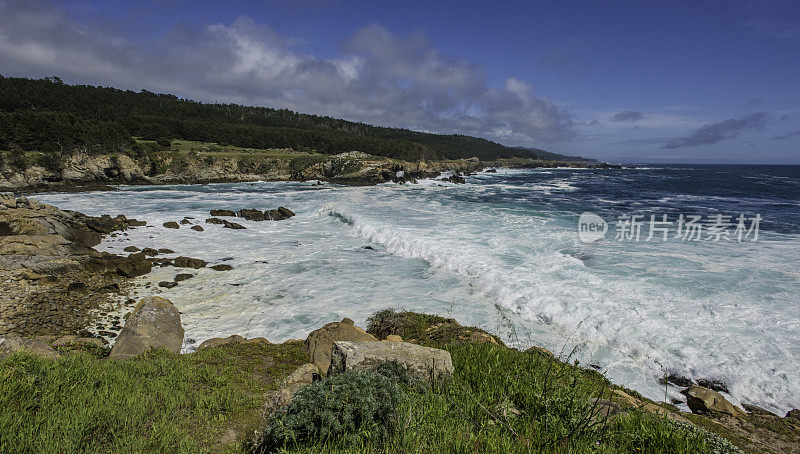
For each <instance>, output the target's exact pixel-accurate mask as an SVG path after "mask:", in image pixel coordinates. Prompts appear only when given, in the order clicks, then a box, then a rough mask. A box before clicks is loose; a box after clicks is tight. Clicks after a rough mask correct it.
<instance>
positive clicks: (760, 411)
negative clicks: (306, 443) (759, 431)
mask: <svg viewBox="0 0 800 454" xmlns="http://www.w3.org/2000/svg"><path fill="white" fill-rule="evenodd" d="M742 407H743V408H744V409H745V410H747V412H748V413H752V414H754V415H764V416H778V415H776V414H775V413H773V412H771V411H769V410H767V409H766V408H761V407H759V406H758V405H753V404H742Z"/></svg>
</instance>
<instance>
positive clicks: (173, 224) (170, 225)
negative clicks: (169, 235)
mask: <svg viewBox="0 0 800 454" xmlns="http://www.w3.org/2000/svg"><path fill="white" fill-rule="evenodd" d="M161 225H163V226H164V227H166V228H168V229H179V228H181V226H180V225H179V224H178V223H177V222H175V221H168V222H165V223H163V224H161Z"/></svg>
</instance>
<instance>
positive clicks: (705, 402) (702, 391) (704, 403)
mask: <svg viewBox="0 0 800 454" xmlns="http://www.w3.org/2000/svg"><path fill="white" fill-rule="evenodd" d="M681 394H683V395H685V396H686V404H687V405H689V409H691V410H692V413H713V412H716V413H726V414H729V415H731V416H737V417H740V416H745V415H746V413H745V412H744V410H742V409H740V408H739V407H737V406H735V405H733V404H732V403H730V402H728V401H727V400H725V398H724V397H722V395H721V394H720V393H718V392H716V391H712V390H710V389H708V388H703V387H702V386H697V385H693V386H690V387H688V388H686V389H684V390H683V391H681Z"/></svg>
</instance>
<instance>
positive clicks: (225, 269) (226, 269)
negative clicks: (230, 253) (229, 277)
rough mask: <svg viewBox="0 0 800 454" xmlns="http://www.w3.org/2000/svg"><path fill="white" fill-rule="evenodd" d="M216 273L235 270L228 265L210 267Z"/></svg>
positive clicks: (221, 264)
mask: <svg viewBox="0 0 800 454" xmlns="http://www.w3.org/2000/svg"><path fill="white" fill-rule="evenodd" d="M209 268H211V269H212V270H214V271H230V270H232V269H233V267H232V266H230V265H228V264H227V263H220V264H219V265H212V266H209Z"/></svg>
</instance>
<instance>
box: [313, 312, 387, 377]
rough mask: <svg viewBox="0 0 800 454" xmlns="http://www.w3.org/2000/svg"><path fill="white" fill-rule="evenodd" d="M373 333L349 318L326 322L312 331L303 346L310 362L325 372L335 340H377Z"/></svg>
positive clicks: (329, 362)
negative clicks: (356, 324)
mask: <svg viewBox="0 0 800 454" xmlns="http://www.w3.org/2000/svg"><path fill="white" fill-rule="evenodd" d="M377 340H378V339H376V338H375V337H374V336H373V335H371V334H368V333H367V332H366V331H364V330H363V329H361V328H359V327H357V326H355V325H354V324H353V321H352V320H350V319H349V318H345V319H343V320H342V321H341V322H333V323H328V324H327V325H325V326H323V327H322V328H320V329H318V330H315V331H312V332H311V334H309V335H308V337H307V338H306V341H305V348H306V352H308V355H309V356H310V357H311V362H312V363H314V365H315V366H317V369H319V371H320V372H321V373H327V371H328V367H329V366H330V364H331V349H332V348H333V343H334V342H335V341H357V342H358V341H377Z"/></svg>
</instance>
